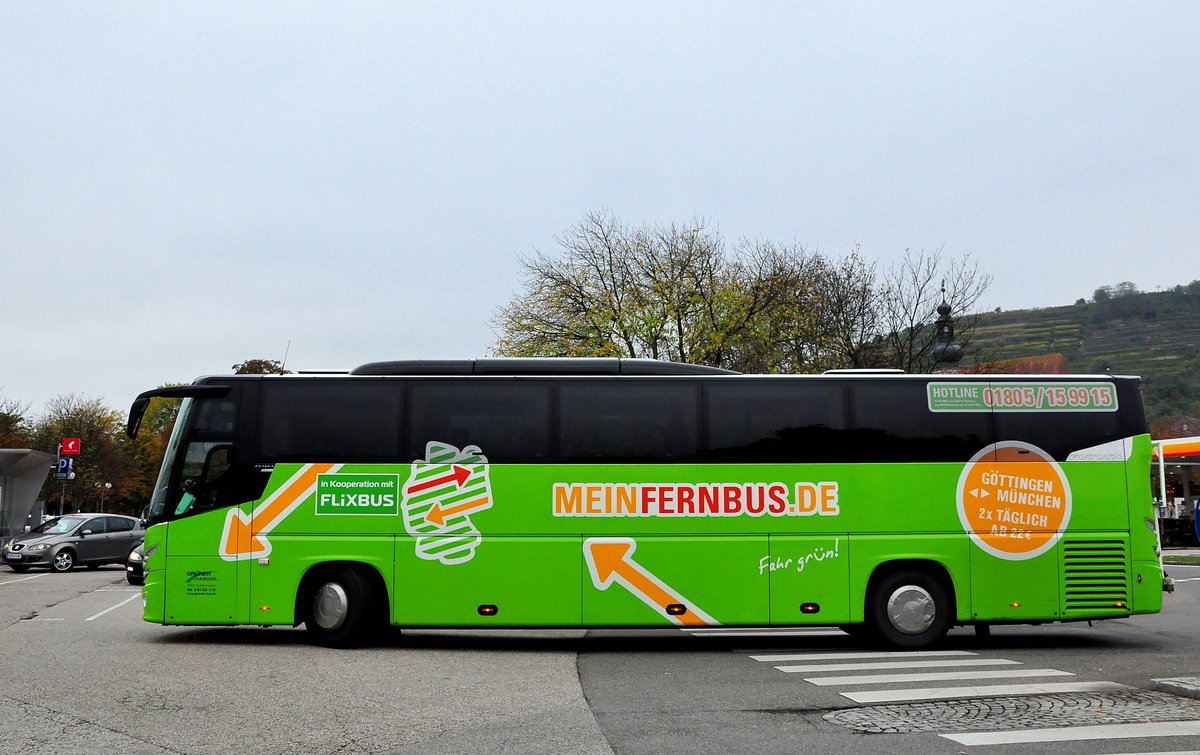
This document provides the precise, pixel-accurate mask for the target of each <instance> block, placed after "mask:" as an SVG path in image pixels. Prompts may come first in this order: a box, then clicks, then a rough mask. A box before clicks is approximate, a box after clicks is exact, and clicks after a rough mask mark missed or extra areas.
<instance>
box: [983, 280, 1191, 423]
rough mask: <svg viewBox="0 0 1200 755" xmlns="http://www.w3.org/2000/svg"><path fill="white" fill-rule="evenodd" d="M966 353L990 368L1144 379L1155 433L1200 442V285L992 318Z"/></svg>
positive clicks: (1102, 295) (1101, 293) (1112, 292)
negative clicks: (1196, 438) (1018, 366)
mask: <svg viewBox="0 0 1200 755" xmlns="http://www.w3.org/2000/svg"><path fill="white" fill-rule="evenodd" d="M968 350H969V353H971V354H972V355H973V358H972V359H971V361H972V362H974V363H976V364H977V365H979V366H981V367H982V366H987V367H988V368H989V369H996V370H1003V368H1004V366H1005V365H1016V364H1018V363H1020V364H1024V365H1030V364H1032V365H1035V366H1036V371H1046V372H1059V371H1066V372H1097V373H1098V372H1107V373H1112V374H1118V375H1140V376H1141V377H1142V378H1143V380H1144V384H1143V392H1144V395H1145V399H1146V409H1147V412H1148V413H1149V415H1150V419H1151V423H1152V427H1153V428H1154V434H1155V435H1156V436H1158V437H1170V436H1177V435H1188V434H1191V435H1200V281H1193V282H1191V283H1189V284H1187V285H1181V286H1176V287H1175V288H1173V289H1170V290H1168V291H1156V292H1141V291H1138V290H1137V289H1136V288H1134V287H1133V285H1132V284H1127V283H1126V284H1121V285H1120V286H1117V287H1108V286H1106V287H1104V288H1101V289H1098V290H1097V291H1096V293H1095V295H1094V296H1093V298H1092V299H1090V300H1083V299H1080V300H1079V301H1077V302H1075V303H1074V304H1071V305H1069V306H1063V307H1049V308H1045V309H1024V310H1013V311H1011V312H1003V311H1000V312H989V313H986V314H984V315H983V316H982V317H981V319H980V321H979V325H978V326H977V328H976V330H975V332H974V334H973V335H972V338H971V341H970V343H969V344H968ZM1020 371H1023V372H1024V371H1035V370H1029V369H1021V370H1020Z"/></svg>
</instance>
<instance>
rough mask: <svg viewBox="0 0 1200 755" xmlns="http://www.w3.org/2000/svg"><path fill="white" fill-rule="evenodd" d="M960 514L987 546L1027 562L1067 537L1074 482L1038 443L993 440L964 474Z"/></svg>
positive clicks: (969, 530) (978, 540)
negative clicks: (1065, 533) (1063, 537)
mask: <svg viewBox="0 0 1200 755" xmlns="http://www.w3.org/2000/svg"><path fill="white" fill-rule="evenodd" d="M958 518H959V519H960V520H961V521H962V525H963V529H965V530H966V532H967V534H968V535H970V536H971V539H972V540H973V541H975V544H976V545H978V546H979V547H980V548H982V549H983V550H985V551H987V552H988V553H990V554H992V555H993V556H997V557H999V558H1004V559H1008V560H1010V561H1023V560H1025V559H1029V558H1033V557H1035V556H1040V555H1041V554H1043V553H1045V552H1046V551H1048V550H1050V548H1052V547H1054V544H1055V543H1057V542H1058V539H1059V538H1061V537H1062V533H1063V530H1065V529H1066V527H1067V523H1068V522H1069V521H1070V520H1071V486H1070V485H1069V484H1067V476H1066V475H1065V474H1063V471H1062V468H1061V467H1059V466H1058V463H1057V462H1055V461H1054V459H1053V457H1051V456H1050V454H1048V453H1046V452H1045V451H1043V450H1042V449H1040V448H1038V447H1037V446H1034V445H1031V444H1029V443H1022V442H1021V441H1015V440H1007V441H1003V442H1001V443H993V444H992V445H990V446H988V447H987V448H985V449H983V450H982V451H980V452H979V453H977V454H975V456H974V457H973V458H972V459H971V461H969V462H968V463H967V465H966V467H964V468H963V471H962V474H961V475H959V478H958Z"/></svg>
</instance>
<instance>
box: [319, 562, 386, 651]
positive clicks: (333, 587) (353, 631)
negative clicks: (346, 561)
mask: <svg viewBox="0 0 1200 755" xmlns="http://www.w3.org/2000/svg"><path fill="white" fill-rule="evenodd" d="M313 584H314V586H313V589H312V593H311V595H310V597H309V602H308V614H307V616H306V618H305V621H304V625H305V627H306V628H307V629H308V632H309V634H310V635H311V636H312V638H313V641H314V642H316V643H317V644H318V645H324V646H326V647H342V648H344V647H357V646H358V645H361V644H362V643H363V642H364V640H365V639H366V635H367V630H368V628H369V626H368V625H369V623H370V617H371V615H372V601H373V599H374V596H373V595H372V590H371V585H370V583H369V582H368V581H367V580H366V578H364V577H363V575H362V574H360V573H359V572H357V571H355V570H354V569H351V568H348V567H342V568H339V569H336V570H334V571H331V572H330V573H328V574H326V575H324V576H323V577H321V578H320V579H317V580H316V581H315V582H314V583H313Z"/></svg>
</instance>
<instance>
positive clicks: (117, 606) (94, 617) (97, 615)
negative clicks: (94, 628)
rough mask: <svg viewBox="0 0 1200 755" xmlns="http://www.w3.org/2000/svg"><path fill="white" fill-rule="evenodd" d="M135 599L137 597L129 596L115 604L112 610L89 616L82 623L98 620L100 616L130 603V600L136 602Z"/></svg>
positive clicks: (106, 609) (108, 609)
mask: <svg viewBox="0 0 1200 755" xmlns="http://www.w3.org/2000/svg"><path fill="white" fill-rule="evenodd" d="M137 598H138V596H137V595H130V596H129V597H128V598H126V599H125V600H122V601H121V602H120V603H118V604H116V605H115V606H113V607H112V608H105V609H104V610H103V611H101V612H100V613H98V614H96V615H95V616H89V617H87V618H86V619H84V621H91V620H92V619H98V618H100V617H101V616H103V615H104V614H106V613H108V612H109V611H115V610H117V609H118V608H120V607H121V606H123V605H125V604H126V603H128V602H130V601H132V600H137Z"/></svg>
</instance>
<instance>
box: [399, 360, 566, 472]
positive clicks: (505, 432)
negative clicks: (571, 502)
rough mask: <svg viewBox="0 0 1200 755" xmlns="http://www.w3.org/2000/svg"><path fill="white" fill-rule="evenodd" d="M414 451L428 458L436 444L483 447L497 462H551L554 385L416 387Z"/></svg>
mask: <svg viewBox="0 0 1200 755" xmlns="http://www.w3.org/2000/svg"><path fill="white" fill-rule="evenodd" d="M409 390H411V391H412V405H411V409H410V410H409V411H410V415H409V417H410V419H409V433H408V438H409V442H408V453H409V455H410V456H411V457H412V458H413V459H423V458H425V446H426V444H427V443H429V442H430V441H441V442H443V443H449V444H451V445H453V446H455V447H456V448H459V449H462V448H464V447H466V446H468V445H473V446H477V447H478V448H479V449H480V451H481V452H482V453H483V455H484V456H486V457H487V459H488V461H489V462H492V463H504V462H509V463H522V462H525V463H529V462H545V461H547V460H549V458H550V385H549V384H548V383H536V382H526V381H500V380H471V381H468V380H439V381H434V380H431V381H427V382H416V383H413V384H412V386H411V387H410V389H409Z"/></svg>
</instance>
